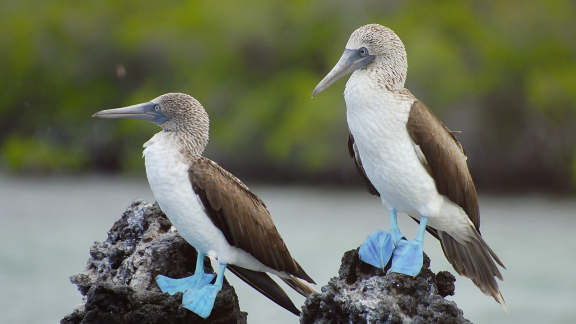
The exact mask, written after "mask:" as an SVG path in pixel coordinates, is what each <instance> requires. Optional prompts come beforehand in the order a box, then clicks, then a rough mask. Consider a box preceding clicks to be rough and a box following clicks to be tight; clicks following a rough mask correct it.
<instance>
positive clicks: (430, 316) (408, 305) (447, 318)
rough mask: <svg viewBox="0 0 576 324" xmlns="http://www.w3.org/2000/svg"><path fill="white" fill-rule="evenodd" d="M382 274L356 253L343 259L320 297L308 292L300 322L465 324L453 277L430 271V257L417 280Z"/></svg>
mask: <svg viewBox="0 0 576 324" xmlns="http://www.w3.org/2000/svg"><path fill="white" fill-rule="evenodd" d="M387 270H388V267H387V268H386V269H384V271H382V270H381V269H378V268H375V267H373V266H371V265H369V264H367V263H364V262H362V261H360V258H359V257H358V250H357V249H356V250H351V251H348V252H346V253H345V254H344V256H343V257H342V264H341V265H340V270H339V271H338V274H339V276H338V277H334V278H332V279H330V281H329V283H328V285H326V286H324V287H322V292H321V293H313V294H311V295H310V296H309V297H308V299H306V302H305V304H304V307H303V308H302V315H301V316H300V323H302V324H312V323H314V324H327V323H347V324H348V323H370V324H372V323H413V324H421V323H447V324H460V323H470V321H468V320H467V319H465V318H464V316H463V312H462V310H460V309H459V308H458V307H457V306H456V303H454V302H453V301H449V300H446V299H444V297H446V296H448V295H454V281H456V278H454V276H453V275H452V274H450V273H449V272H446V271H441V272H439V273H438V274H436V275H435V274H434V273H433V272H432V271H430V259H429V258H428V256H427V255H424V265H423V266H422V270H421V271H420V274H419V275H418V276H416V278H412V277H410V276H407V275H403V274H398V273H392V274H390V275H386V271H387Z"/></svg>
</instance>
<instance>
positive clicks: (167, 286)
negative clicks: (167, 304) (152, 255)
mask: <svg viewBox="0 0 576 324" xmlns="http://www.w3.org/2000/svg"><path fill="white" fill-rule="evenodd" d="M212 279H214V275H213V274H206V273H195V274H194V275H193V276H190V277H185V278H180V279H172V278H169V277H166V276H163V275H159V276H158V277H156V283H158V286H159V287H160V289H161V290H162V292H164V293H166V292H167V293H169V294H170V295H174V294H175V293H177V292H186V291H187V290H196V289H200V288H202V287H203V286H206V285H207V284H209V283H210V282H211V281H212Z"/></svg>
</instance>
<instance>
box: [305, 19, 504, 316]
mask: <svg viewBox="0 0 576 324" xmlns="http://www.w3.org/2000/svg"><path fill="white" fill-rule="evenodd" d="M407 71H408V61H407V56H406V49H405V47H404V44H403V43H402V41H401V40H400V38H399V37H398V36H397V35H396V34H395V33H394V31H392V30H391V29H390V28H388V27H384V26H382V25H379V24H369V25H364V26H362V27H360V28H358V29H356V30H355V31H354V32H353V33H352V35H351V36H350V38H349V40H348V42H347V44H346V46H345V50H344V53H343V54H342V56H341V57H340V59H339V61H338V62H337V63H336V65H335V66H334V68H333V69H332V70H331V71H330V72H329V73H328V74H327V75H326V76H325V77H324V79H322V80H321V81H320V83H318V85H317V86H316V88H315V89H314V91H313V92H312V97H314V96H316V95H317V94H319V93H320V92H322V91H324V90H326V89H327V88H328V87H329V86H330V85H332V84H333V83H334V82H336V81H337V80H338V79H340V78H342V77H343V76H345V75H347V74H348V73H350V72H352V74H351V76H350V78H349V79H348V82H347V83H346V88H345V90H344V100H345V102H346V119H347V123H348V135H349V136H348V151H349V153H350V156H351V158H353V159H354V162H355V165H356V169H357V171H358V173H359V174H360V176H361V177H362V178H363V180H364V183H365V185H366V186H367V188H368V191H369V192H370V193H371V194H372V195H375V196H378V197H380V199H381V201H382V204H383V205H384V206H386V207H387V209H388V214H389V219H390V230H389V231H382V230H377V231H376V232H374V233H373V234H371V235H370V236H368V238H367V239H366V240H365V241H364V242H363V243H362V244H361V246H360V249H359V255H360V259H361V260H362V261H364V262H366V263H369V264H371V265H373V266H375V267H378V268H381V269H384V268H385V266H386V265H387V264H388V263H389V262H390V261H391V267H390V270H388V273H391V272H395V273H402V274H406V275H409V276H416V275H418V273H419V272H420V269H421V267H422V264H423V244H424V234H425V232H426V231H427V232H428V233H430V234H431V235H432V236H434V237H435V238H436V239H438V240H439V241H440V243H441V246H442V250H443V252H444V255H445V256H446V258H447V260H448V261H449V262H450V263H451V264H452V266H453V267H454V269H455V270H456V272H457V273H458V274H459V275H462V276H465V277H468V278H470V279H471V280H472V282H473V283H474V284H475V285H476V286H477V287H478V288H480V290H481V291H482V292H483V293H484V294H485V295H487V296H492V297H493V298H494V299H495V300H496V302H498V303H499V304H500V305H501V306H502V307H503V308H504V310H505V311H506V312H508V308H507V306H506V302H505V301H504V298H503V296H502V293H501V291H500V288H499V287H498V282H497V281H496V278H498V279H499V280H501V281H503V280H504V278H503V276H502V273H501V272H500V269H499V268H498V266H497V265H496V264H498V265H500V266H501V267H502V268H504V269H506V267H505V266H504V264H503V263H502V261H501V260H500V259H499V258H498V256H497V255H496V253H495V252H494V251H493V250H492V249H491V248H490V246H489V245H488V244H487V243H486V241H485V240H484V239H483V238H482V236H481V234H480V209H479V204H478V197H477V194H476V188H475V186H474V182H473V181H472V177H471V175H470V172H469V170H468V165H467V156H466V153H465V151H464V149H463V147H462V145H461V143H460V142H459V141H458V139H457V138H456V137H455V133H457V132H452V131H450V129H448V127H446V126H445V125H444V124H443V123H442V122H441V121H440V120H439V119H438V118H437V117H436V116H435V115H434V114H433V113H432V112H431V111H430V109H429V108H428V107H427V106H426V105H425V104H424V103H423V102H422V101H420V100H418V99H417V98H416V97H415V96H414V95H413V94H412V93H411V92H410V91H409V90H408V89H406V88H404V84H405V81H406V76H407ZM398 212H404V213H406V214H408V215H409V216H410V217H412V218H413V219H414V220H415V221H416V222H418V223H419V229H418V234H417V235H416V238H415V239H414V240H412V241H409V240H407V239H406V237H405V236H404V235H402V234H401V232H400V229H399V227H398V222H397V215H398Z"/></svg>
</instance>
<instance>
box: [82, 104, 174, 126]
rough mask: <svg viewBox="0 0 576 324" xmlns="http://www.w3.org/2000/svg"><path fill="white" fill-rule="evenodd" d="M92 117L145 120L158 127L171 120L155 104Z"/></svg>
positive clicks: (107, 112)
mask: <svg viewBox="0 0 576 324" xmlns="http://www.w3.org/2000/svg"><path fill="white" fill-rule="evenodd" d="M92 117H98V118H133V119H140V120H145V121H148V122H151V123H154V124H156V125H160V124H162V123H164V122H165V121H167V120H168V119H170V118H168V117H167V116H166V115H164V114H163V113H162V108H161V107H160V105H158V104H155V103H153V102H146V103H142V104H138V105H133V106H129V107H125V108H116V109H106V110H102V111H99V112H97V113H95V114H94V115H92Z"/></svg>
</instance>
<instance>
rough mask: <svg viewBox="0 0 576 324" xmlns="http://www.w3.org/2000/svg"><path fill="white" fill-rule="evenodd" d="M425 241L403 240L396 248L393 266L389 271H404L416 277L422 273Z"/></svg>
mask: <svg viewBox="0 0 576 324" xmlns="http://www.w3.org/2000/svg"><path fill="white" fill-rule="evenodd" d="M422 246H423V242H421V241H418V239H415V240H414V241H406V240H402V241H401V242H400V244H398V246H397V247H396V249H395V250H394V256H393V257H392V267H391V268H390V270H389V271H388V272H396V273H403V274H406V275H409V276H411V277H416V276H417V275H418V274H419V273H420V269H422V264H423V257H424V255H423V251H422Z"/></svg>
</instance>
